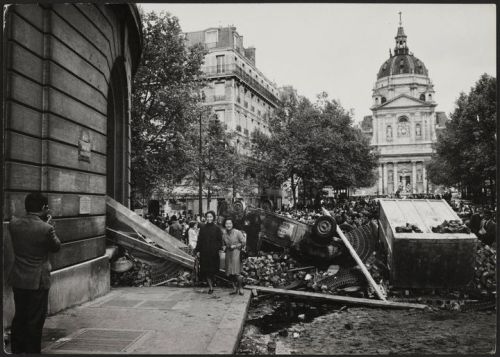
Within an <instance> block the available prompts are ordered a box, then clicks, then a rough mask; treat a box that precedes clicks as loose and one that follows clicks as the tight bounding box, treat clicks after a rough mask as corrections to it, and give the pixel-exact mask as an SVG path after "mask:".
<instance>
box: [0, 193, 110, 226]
mask: <svg viewBox="0 0 500 357" xmlns="http://www.w3.org/2000/svg"><path fill="white" fill-rule="evenodd" d="M26 195H27V192H8V191H7V192H5V194H4V196H5V204H4V216H3V217H4V219H5V220H7V219H10V218H11V217H12V216H16V217H20V216H23V215H24V214H25V213H26V212H25V209H24V199H25V198H26ZM83 196H85V197H88V198H89V199H90V215H98V214H102V215H104V214H106V198H105V196H96V195H76V194H59V193H48V194H47V197H48V199H49V207H50V210H51V215H52V217H54V218H58V217H61V216H66V217H68V216H72V217H74V216H78V215H79V214H80V198H81V197H83Z"/></svg>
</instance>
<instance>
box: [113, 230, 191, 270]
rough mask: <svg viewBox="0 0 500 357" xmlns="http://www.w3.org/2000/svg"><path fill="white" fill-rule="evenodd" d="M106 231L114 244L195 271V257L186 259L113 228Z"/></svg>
mask: <svg viewBox="0 0 500 357" xmlns="http://www.w3.org/2000/svg"><path fill="white" fill-rule="evenodd" d="M106 231H107V232H108V239H109V240H111V241H112V242H113V243H116V244H119V245H123V246H124V247H127V248H131V249H136V250H139V251H141V252H144V253H147V254H151V255H153V256H156V257H159V258H164V259H166V260H169V261H172V262H174V263H177V264H179V265H182V266H183V267H185V268H189V269H193V267H194V257H191V256H188V257H185V256H183V255H179V254H176V253H173V252H169V251H168V250H166V249H161V248H157V247H155V246H153V245H150V244H148V243H146V242H143V241H141V240H139V239H135V238H133V237H131V236H129V235H128V234H126V233H125V232H121V231H116V230H114V229H111V228H106Z"/></svg>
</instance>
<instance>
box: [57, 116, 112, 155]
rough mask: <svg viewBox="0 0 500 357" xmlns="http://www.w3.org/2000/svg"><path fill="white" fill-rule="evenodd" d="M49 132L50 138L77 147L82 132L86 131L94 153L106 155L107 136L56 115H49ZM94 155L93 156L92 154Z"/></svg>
mask: <svg viewBox="0 0 500 357" xmlns="http://www.w3.org/2000/svg"><path fill="white" fill-rule="evenodd" d="M48 119H49V132H48V137H49V138H51V139H56V140H59V141H63V142H65V143H68V144H72V145H77V144H78V140H80V138H81V136H82V131H86V132H87V133H88V134H89V136H90V144H91V147H92V151H97V152H99V153H101V154H104V155H106V136H105V135H103V134H101V133H98V132H96V131H93V130H90V129H87V128H85V127H83V126H81V125H78V124H76V123H73V122H71V121H69V120H66V119H64V118H62V117H59V116H57V115H54V114H49V115H48ZM91 155H92V154H91Z"/></svg>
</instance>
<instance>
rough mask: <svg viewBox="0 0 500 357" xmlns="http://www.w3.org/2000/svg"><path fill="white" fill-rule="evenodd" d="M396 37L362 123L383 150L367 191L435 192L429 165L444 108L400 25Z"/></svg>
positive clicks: (370, 192) (374, 141)
mask: <svg viewBox="0 0 500 357" xmlns="http://www.w3.org/2000/svg"><path fill="white" fill-rule="evenodd" d="M395 39H396V47H395V49H394V55H393V54H392V53H390V58H389V59H388V60H387V61H386V62H384V64H383V65H382V66H381V68H380V70H379V72H378V75H377V81H376V82H375V85H374V87H373V94H372V98H373V105H372V107H371V110H372V113H373V114H372V116H367V117H365V118H364V120H363V123H362V124H361V129H362V131H363V132H364V133H365V135H367V136H368V137H370V140H371V145H372V146H374V147H375V148H376V149H377V151H378V152H379V154H380V158H379V165H378V168H377V172H376V177H377V183H376V184H375V185H374V186H373V187H371V188H368V189H365V190H364V191H365V193H366V194H378V195H387V194H394V193H395V192H396V191H397V190H399V191H400V192H401V193H403V194H405V193H431V192H433V190H434V189H433V185H432V184H431V183H430V182H429V181H428V179H427V173H426V168H425V165H426V164H427V163H428V161H429V160H430V158H431V154H432V152H433V147H432V144H433V143H434V142H435V141H436V138H437V136H436V132H437V130H439V129H440V128H441V127H443V126H444V121H443V120H442V118H443V116H444V113H442V112H436V111H435V108H436V106H437V103H436V102H435V98H434V94H435V93H434V85H433V83H432V81H431V79H430V78H429V76H428V71H427V69H426V67H425V65H424V64H423V63H422V61H420V60H419V59H418V58H416V57H415V56H413V53H411V52H409V49H408V46H407V44H406V35H405V34H404V31H403V27H402V26H401V24H400V27H399V28H398V32H397V36H396V37H395ZM444 117H445V116H444Z"/></svg>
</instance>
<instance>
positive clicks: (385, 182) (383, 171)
mask: <svg viewBox="0 0 500 357" xmlns="http://www.w3.org/2000/svg"><path fill="white" fill-rule="evenodd" d="M382 175H383V178H384V184H383V191H382V192H383V194H384V195H387V193H388V192H387V164H382Z"/></svg>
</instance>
